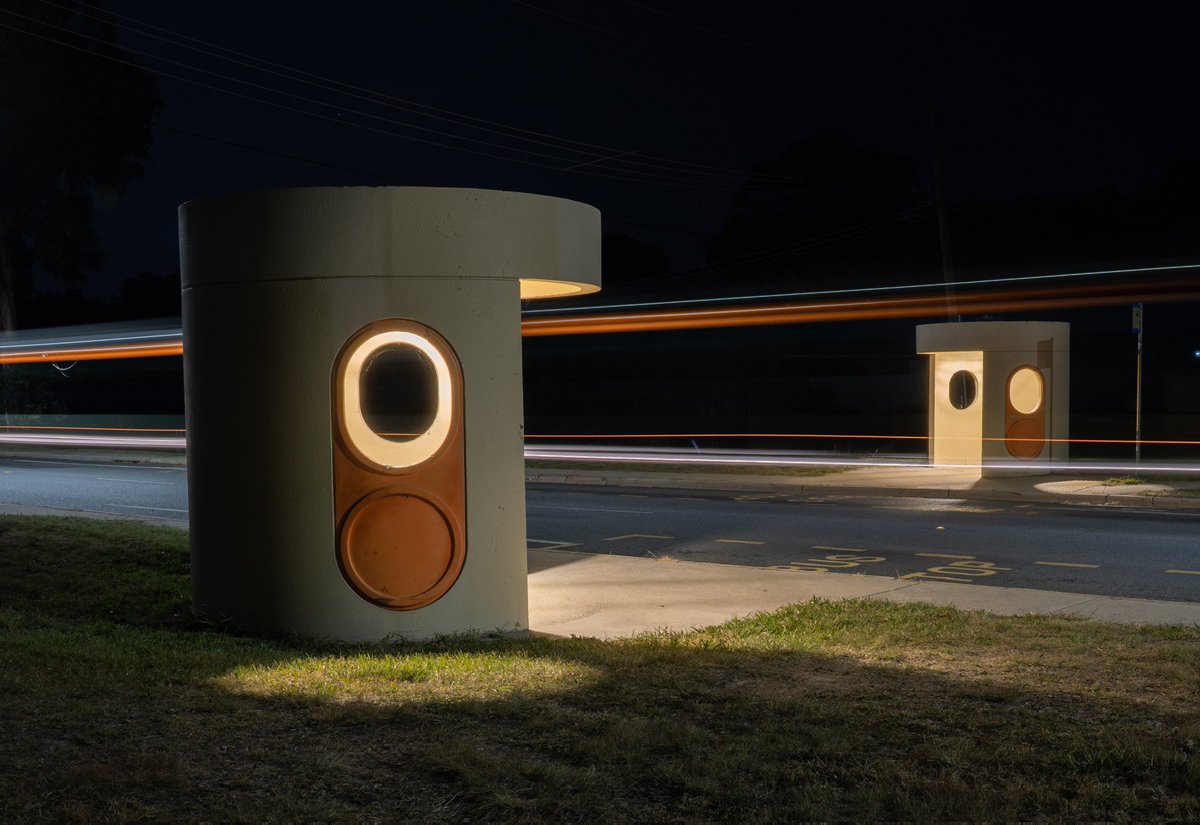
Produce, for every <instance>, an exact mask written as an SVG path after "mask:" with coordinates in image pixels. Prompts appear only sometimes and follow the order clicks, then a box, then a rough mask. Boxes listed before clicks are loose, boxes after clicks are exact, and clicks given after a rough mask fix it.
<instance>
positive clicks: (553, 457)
mask: <svg viewBox="0 0 1200 825" xmlns="http://www.w3.org/2000/svg"><path fill="white" fill-rule="evenodd" d="M525 458H526V459H527V460H529V459H532V460H538V461H549V462H579V463H619V464H660V465H670V464H678V465H711V466H739V467H749V468H753V467H756V466H759V467H849V468H853V467H861V468H907V469H913V470H916V469H920V470H947V471H963V472H966V471H971V470H981V469H984V470H1021V471H1025V472H1033V473H1039V474H1046V475H1056V476H1059V477H1061V476H1063V475H1064V474H1070V473H1083V474H1087V475H1094V474H1097V473H1102V474H1103V473H1124V474H1148V473H1154V474H1168V475H1195V476H1197V477H1200V465H1197V464H1189V463H1182V462H1181V463H1178V464H1176V463H1161V462H1160V463H1155V464H1149V463H1146V462H1143V463H1141V464H1135V463H1133V462H1129V463H1124V462H1113V461H1105V462H1095V463H1093V462H1089V461H1073V462H1028V461H1026V462H1019V463H1018V462H985V463H983V464H930V463H928V462H927V461H925V460H924V459H923V458H920V457H916V456H913V457H907V458H906V457H903V456H892V457H887V458H883V459H879V458H855V457H850V456H830V455H829V454H816V455H804V454H799V453H787V452H783V451H780V452H776V453H764V452H749V451H740V450H722V451H707V452H700V453H696V452H693V451H682V450H677V449H667V448H662V449H658V450H648V449H644V448H632V449H628V450H623V449H620V448H608V449H593V450H589V449H586V448H574V447H572V446H571V445H562V446H547V447H526V448H525Z"/></svg>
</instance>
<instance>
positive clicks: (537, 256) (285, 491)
mask: <svg viewBox="0 0 1200 825" xmlns="http://www.w3.org/2000/svg"><path fill="white" fill-rule="evenodd" d="M599 245H600V232H599V213H598V212H597V211H596V210H595V209H593V208H591V207H589V206H586V205H583V204H579V203H574V202H571V201H565V200H561V199H557V198H548V197H540V196H535V195H524V194H516V193H507V192H492V191H483V190H458V189H424V188H398V187H396V188H314V189H296V190H278V191H268V192H259V193H251V194H243V195H233V196H228V197H222V198H215V199H211V200H202V201H193V202H189V203H186V204H184V205H183V206H181V207H180V249H181V265H182V279H183V325H184V345H185V356H184V369H185V388H186V401H187V428H188V485H189V509H190V520H191V548H192V575H193V597H194V603H195V606H196V607H197V609H198V610H199V611H201V612H202V613H204V614H206V615H208V616H210V617H212V618H214V619H218V620H228V621H231V622H233V623H235V624H236V625H237V626H238V627H239V628H241V629H243V630H246V631H250V632H257V633H270V634H296V635H301V636H307V637H317V638H333V639H342V640H352V641H357V640H378V639H384V638H387V637H392V636H397V637H406V638H427V637H430V636H433V635H437V634H443V633H455V632H464V631H471V630H485V631H486V630H493V629H501V630H514V629H522V628H524V627H526V625H527V621H528V611H527V597H526V561H525V558H526V555H525V554H526V543H525V504H524V474H523V452H522V451H523V439H522V407H521V396H522V386H521V341H520V299H521V296H522V291H523V290H524V291H525V292H527V293H529V292H533V293H534V294H536V295H540V296H544V295H553V294H570V293H573V292H588V291H594V290H595V289H596V288H598V286H599ZM384 319H399V320H401V321H404V322H415V323H416V324H420V325H425V326H426V327H428V328H429V329H431V330H433V331H434V332H436V333H437V334H438V335H440V337H441V338H442V339H444V340H445V341H446V342H448V344H449V347H450V348H451V349H452V350H453V354H454V355H456V356H457V359H458V361H459V363H460V365H461V376H462V378H461V385H462V386H461V399H456V403H457V402H459V401H461V406H460V407H457V409H459V410H460V414H461V416H462V421H461V432H462V443H463V445H464V447H463V454H464V458H463V461H464V462H465V467H464V471H465V510H466V512H465V513H464V514H462V516H463V523H464V524H465V531H464V532H465V544H466V546H465V553H466V557H465V564H463V566H462V569H461V574H460V575H459V576H458V579H457V580H456V581H455V582H454V584H453V586H451V587H450V588H449V590H448V591H447V592H445V595H443V596H441V598H438V599H437V600H436V601H434V602H433V603H432V604H429V605H428V606H423V607H420V609H405V610H395V609H389V608H387V607H385V606H380V604H378V603H373V602H371V601H368V600H367V599H365V598H364V597H362V596H360V595H359V594H358V592H356V591H355V590H354V589H352V587H351V586H349V584H348V583H347V579H346V577H344V576H343V574H342V571H341V570H340V569H339V560H338V550H337V547H338V541H339V538H338V536H339V533H338V530H339V527H338V519H339V517H340V516H339V514H337V513H335V490H334V471H333V465H334V452H335V446H334V440H335V429H336V422H335V420H334V419H335V413H334V407H335V405H334V402H333V386H334V379H333V373H334V365H335V359H337V357H338V354H339V351H340V350H341V349H342V348H343V346H344V345H345V344H346V343H347V341H349V340H350V339H351V338H352V337H353V336H355V335H356V333H359V332H360V331H361V330H363V329H364V328H365V327H367V326H368V325H370V324H372V323H374V322H377V321H380V320H384ZM397 478H398V479H399V481H400V482H403V483H409V481H410V480H411V479H409V477H406V476H403V475H401V476H398V477H397ZM385 482H386V479H385ZM412 483H414V484H417V485H418V486H419V483H420V482H419V479H418V481H416V482H412ZM417 494H418V495H420V492H419V491H418V493H417ZM433 499H436V496H433V497H431V500H433ZM404 529H405V528H404V525H403V524H397V525H396V530H397V531H400V532H403V531H404Z"/></svg>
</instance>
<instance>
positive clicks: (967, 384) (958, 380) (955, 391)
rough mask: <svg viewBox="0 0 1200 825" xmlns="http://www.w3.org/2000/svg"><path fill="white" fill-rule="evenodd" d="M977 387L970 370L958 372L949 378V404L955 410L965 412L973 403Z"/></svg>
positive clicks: (977, 390)
mask: <svg viewBox="0 0 1200 825" xmlns="http://www.w3.org/2000/svg"><path fill="white" fill-rule="evenodd" d="M978 392H979V385H978V383H977V382H976V381H975V374H974V373H973V372H971V371H970V370H959V371H958V372H956V373H954V375H951V376H950V403H951V405H953V407H954V409H956V410H965V409H966V408H967V407H969V406H971V405H972V404H974V403H975V396H976V394H977V393H978Z"/></svg>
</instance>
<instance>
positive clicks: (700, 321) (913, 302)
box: [521, 281, 1200, 337]
mask: <svg viewBox="0 0 1200 825" xmlns="http://www.w3.org/2000/svg"><path fill="white" fill-rule="evenodd" d="M1198 299H1200V283H1194V284H1193V283H1186V284H1180V283H1177V282H1173V281H1157V282H1153V283H1145V284H1136V285H1131V284H1092V285H1085V286H1075V285H1072V286H1066V287H1049V288H1040V289H1023V290H1007V291H992V292H984V293H978V294H969V293H959V295H958V296H957V299H956V301H957V303H958V307H959V310H960V312H963V313H967V312H969V313H971V314H980V315H982V314H988V313H1006V312H1030V311H1034V310H1048V309H1078V308H1084V307H1097V306H1112V305H1119V304H1128V303H1137V302H1139V301H1140V302H1143V303H1154V302H1163V301H1194V300H1198ZM945 312H946V299H945V296H944V295H938V294H935V295H923V296H914V297H905V298H879V299H872V300H859V301H835V302H827V303H806V304H765V305H757V306H748V307H721V308H713V309H691V310H676V311H664V312H636V313H617V314H600V315H577V316H572V317H569V318H527V319H524V320H523V321H522V322H521V335H522V336H524V337H538V336H548V335H580V334H594V333H615V332H653V331H663V330H698V329H715V328H723V327H748V326H769V325H777V324H801V323H818V322H830V321H867V320H883V319H897V318H922V317H939V316H942V315H944V314H945Z"/></svg>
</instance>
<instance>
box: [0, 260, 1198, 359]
mask: <svg viewBox="0 0 1200 825" xmlns="http://www.w3.org/2000/svg"><path fill="white" fill-rule="evenodd" d="M963 288H969V284H960V289H963ZM1196 300H1200V281H1198V282H1187V281H1185V282H1180V281H1178V280H1176V281H1171V280H1160V281H1152V282H1147V283H1139V284H1136V285H1131V284H1119V283H1101V284H1090V285H1088V284H1085V285H1064V286H1057V287H1040V288H1024V289H1012V290H993V291H988V292H978V293H974V294H972V293H969V292H960V293H959V294H958V295H957V296H956V298H955V302H956V304H957V306H958V309H959V312H960V313H961V312H964V311H966V312H970V313H972V314H980V315H982V314H986V313H1006V312H1030V311H1033V310H1048V309H1078V308H1084V307H1098V306H1113V305H1119V304H1129V303H1138V302H1141V303H1161V302H1166V301H1196ZM945 312H946V299H945V296H944V295H943V294H942V293H940V292H938V293H930V294H926V295H912V296H906V297H903V298H876V299H861V300H853V301H830V302H813V303H803V304H762V305H754V306H735V307H712V308H706V309H683V310H658V311H652V312H622V313H605V314H596V315H570V316H558V317H554V318H525V319H522V321H521V335H522V336H523V337H527V338H536V337H542V336H551V335H587V334H598V333H612V332H651V331H664V330H695V329H715V328H720V327H750V326H770V325H779V324H803V323H820V322H830V321H867V320H880V319H897V318H929V317H939V316H942V315H944V314H945ZM31 346H32V345H31ZM4 349H5V348H4V347H0V364H35V363H56V362H61V361H104V360H116V359H122V358H159V357H165V356H179V355H182V354H183V341H182V337H176V338H173V339H169V340H166V341H161V342H155V343H147V344H97V345H95V346H70V345H67V346H59V347H51V348H49V349H41V350H37V349H25V350H22V351H19V352H11V351H10V352H5V351H4Z"/></svg>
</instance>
